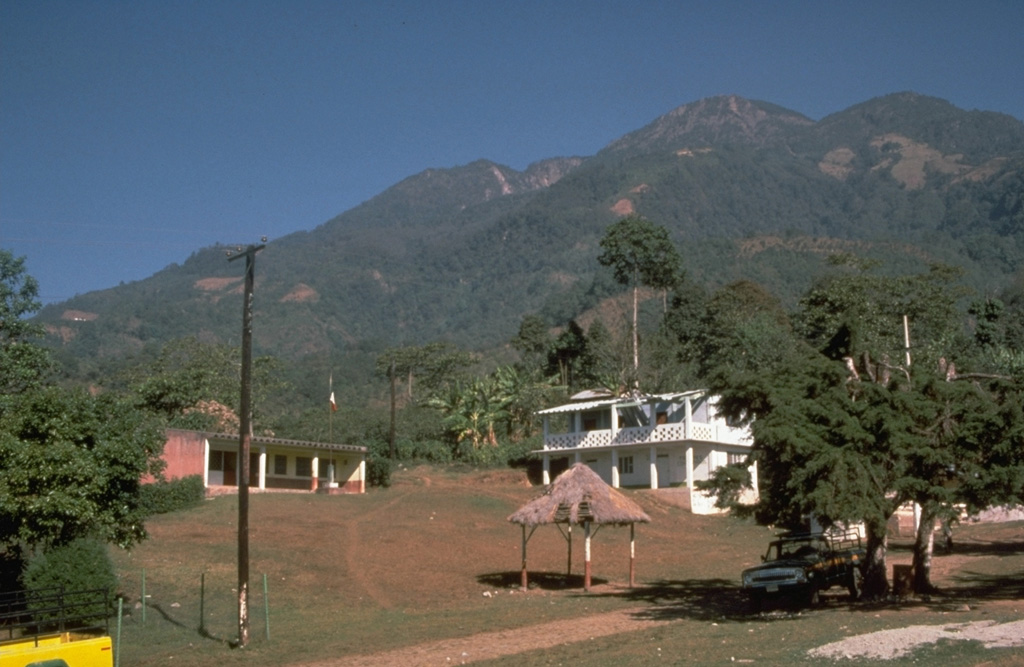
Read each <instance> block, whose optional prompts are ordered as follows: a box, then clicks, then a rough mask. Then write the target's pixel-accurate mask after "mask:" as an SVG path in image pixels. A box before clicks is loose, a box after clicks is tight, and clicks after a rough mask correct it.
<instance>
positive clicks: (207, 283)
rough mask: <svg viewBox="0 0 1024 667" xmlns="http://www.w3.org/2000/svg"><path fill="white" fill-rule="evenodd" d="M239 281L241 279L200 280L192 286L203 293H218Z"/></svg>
mask: <svg viewBox="0 0 1024 667" xmlns="http://www.w3.org/2000/svg"><path fill="white" fill-rule="evenodd" d="M241 281H242V279H241V278H200V279H199V280H197V281H195V283H193V284H192V286H193V287H195V288H196V289H198V290H202V291H204V292H219V291H221V290H223V289H226V288H227V287H230V286H231V285H234V284H235V283H240V282H241Z"/></svg>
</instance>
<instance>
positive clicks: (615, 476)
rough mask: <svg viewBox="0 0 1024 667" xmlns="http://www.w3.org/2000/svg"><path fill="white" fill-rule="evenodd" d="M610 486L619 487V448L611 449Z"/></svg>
mask: <svg viewBox="0 0 1024 667" xmlns="http://www.w3.org/2000/svg"><path fill="white" fill-rule="evenodd" d="M612 488H613V489H617V488H619V450H617V449H613V450H612Z"/></svg>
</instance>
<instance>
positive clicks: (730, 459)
mask: <svg viewBox="0 0 1024 667" xmlns="http://www.w3.org/2000/svg"><path fill="white" fill-rule="evenodd" d="M726 462H727V463H728V464H729V465H742V464H744V463H746V462H747V455H746V454H741V453H737V452H729V454H728V456H727V457H726Z"/></svg>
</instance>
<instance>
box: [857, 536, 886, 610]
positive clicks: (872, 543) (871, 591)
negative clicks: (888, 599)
mask: <svg viewBox="0 0 1024 667" xmlns="http://www.w3.org/2000/svg"><path fill="white" fill-rule="evenodd" d="M867 530H868V544H867V551H868V560H867V563H865V564H864V593H863V597H864V598H866V599H868V600H879V599H881V598H884V597H885V596H886V595H888V593H889V578H888V576H887V575H886V572H885V556H886V552H887V551H888V548H889V536H888V535H887V533H886V526H885V524H882V526H881V527H878V526H872V525H871V524H868V526H867Z"/></svg>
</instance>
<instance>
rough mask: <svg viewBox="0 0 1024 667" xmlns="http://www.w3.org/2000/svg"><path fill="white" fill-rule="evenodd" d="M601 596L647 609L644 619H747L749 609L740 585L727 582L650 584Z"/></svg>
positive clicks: (643, 611) (641, 615)
mask: <svg viewBox="0 0 1024 667" xmlns="http://www.w3.org/2000/svg"><path fill="white" fill-rule="evenodd" d="M595 595H596V596H600V597H614V598H621V599H625V600H629V601H631V602H635V603H637V604H643V605H646V607H645V608H644V609H643V610H641V611H638V612H637V618H640V619H643V620H656V621H675V620H681V619H690V620H700V621H723V620H749V618H750V614H749V613H748V610H749V607H748V604H747V601H746V599H745V598H744V596H743V594H742V593H741V592H740V589H739V586H737V585H736V584H735V583H734V582H732V581H729V580H726V579H687V580H661V581H652V582H648V583H646V584H643V585H639V586H636V587H635V588H629V589H620V590H611V591H606V592H598V593H596V594H595Z"/></svg>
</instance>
